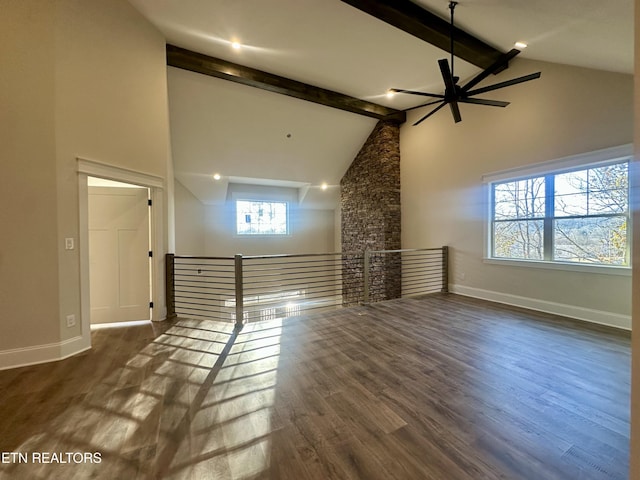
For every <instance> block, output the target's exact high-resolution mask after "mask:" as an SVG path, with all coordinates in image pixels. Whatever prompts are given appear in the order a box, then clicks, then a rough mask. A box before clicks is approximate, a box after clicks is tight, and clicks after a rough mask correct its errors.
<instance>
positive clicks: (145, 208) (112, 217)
mask: <svg viewBox="0 0 640 480" xmlns="http://www.w3.org/2000/svg"><path fill="white" fill-rule="evenodd" d="M148 197H149V190H148V189H147V188H121V187H92V186H90V187H89V272H90V273H89V278H90V302H91V323H92V324H96V323H113V322H126V321H134V320H149V319H150V310H149V301H150V298H151V292H150V290H151V287H150V275H149V268H150V262H149V249H150V242H149V204H148Z"/></svg>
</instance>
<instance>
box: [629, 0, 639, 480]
mask: <svg viewBox="0 0 640 480" xmlns="http://www.w3.org/2000/svg"><path fill="white" fill-rule="evenodd" d="M635 45H640V0H636V1H635ZM635 59H636V61H635V71H636V75H635V97H634V113H635V130H634V133H635V139H634V140H635V141H634V144H635V149H636V154H635V161H636V163H635V168H634V181H633V189H632V202H633V206H634V228H633V230H634V231H633V233H634V237H635V238H636V239H638V238H640V49H638V48H636V50H635ZM633 253H634V255H633V259H634V260H633V298H634V300H633V334H632V336H631V338H632V340H631V341H632V347H631V348H632V366H631V455H630V456H631V473H630V474H629V478H640V241H636V242H634V245H633Z"/></svg>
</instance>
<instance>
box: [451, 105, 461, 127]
mask: <svg viewBox="0 0 640 480" xmlns="http://www.w3.org/2000/svg"><path fill="white" fill-rule="evenodd" d="M449 107H451V115H453V121H454V122H456V123H458V122H460V121H462V115H460V107H458V102H457V101H455V100H452V101H451V102H449Z"/></svg>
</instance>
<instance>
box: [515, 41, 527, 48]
mask: <svg viewBox="0 0 640 480" xmlns="http://www.w3.org/2000/svg"><path fill="white" fill-rule="evenodd" d="M513 46H514V47H516V48H527V46H528V45H527V43H526V42H516V43H514V44H513Z"/></svg>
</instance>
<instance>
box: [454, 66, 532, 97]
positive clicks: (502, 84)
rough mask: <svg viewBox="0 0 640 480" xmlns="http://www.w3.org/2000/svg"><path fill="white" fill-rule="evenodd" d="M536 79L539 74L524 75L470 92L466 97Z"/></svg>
mask: <svg viewBox="0 0 640 480" xmlns="http://www.w3.org/2000/svg"><path fill="white" fill-rule="evenodd" d="M536 78H540V72H536V73H532V74H531V75H525V76H524V77H518V78H513V79H511V80H507V81H506V82H500V83H495V84H493V85H489V86H487V87H482V88H477V89H476V90H471V91H470V92H467V95H468V96H472V95H478V94H479V93H485V92H491V91H492V90H497V89H499V88H504V87H510V86H511V85H517V84H518V83H523V82H528V81H529V80H535V79H536Z"/></svg>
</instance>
